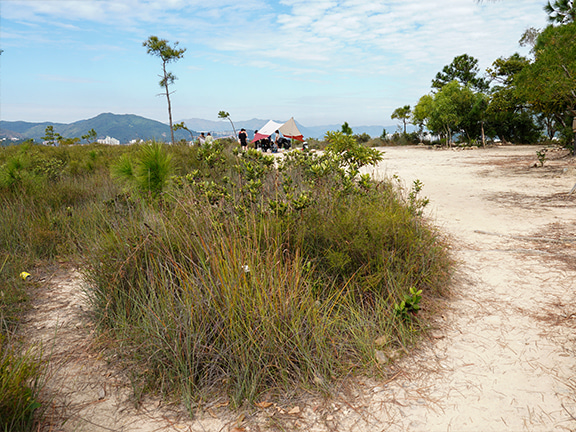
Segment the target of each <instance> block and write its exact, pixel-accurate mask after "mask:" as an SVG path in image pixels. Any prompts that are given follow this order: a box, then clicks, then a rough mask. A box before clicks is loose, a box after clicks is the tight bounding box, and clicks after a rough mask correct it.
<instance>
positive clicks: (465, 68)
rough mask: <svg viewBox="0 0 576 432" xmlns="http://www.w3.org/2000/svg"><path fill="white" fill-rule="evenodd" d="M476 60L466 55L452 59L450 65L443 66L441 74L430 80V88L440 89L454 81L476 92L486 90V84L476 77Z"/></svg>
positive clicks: (477, 69) (483, 80)
mask: <svg viewBox="0 0 576 432" xmlns="http://www.w3.org/2000/svg"><path fill="white" fill-rule="evenodd" d="M479 71H480V69H479V68H478V60H477V59H475V58H474V57H472V56H469V55H468V54H462V55H459V56H456V57H454V60H452V63H450V64H449V65H446V66H444V68H442V71H441V72H438V73H437V74H436V77H435V78H434V79H433V80H432V88H434V89H438V90H440V89H442V87H444V86H445V85H447V84H448V83H450V82H452V81H454V80H456V81H458V82H459V83H460V84H463V85H471V86H472V88H474V89H475V90H477V91H486V90H488V82H487V81H486V80H485V79H484V78H482V77H479V76H478V73H479Z"/></svg>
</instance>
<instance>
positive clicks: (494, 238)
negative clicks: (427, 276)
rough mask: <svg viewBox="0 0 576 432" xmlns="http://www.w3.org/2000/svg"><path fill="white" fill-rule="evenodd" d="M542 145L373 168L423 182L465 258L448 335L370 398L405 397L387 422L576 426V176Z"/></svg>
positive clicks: (400, 160)
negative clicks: (545, 155) (573, 194)
mask: <svg viewBox="0 0 576 432" xmlns="http://www.w3.org/2000/svg"><path fill="white" fill-rule="evenodd" d="M535 151H536V148H534V147H504V148H498V149H488V150H475V151H474V150H469V151H435V150H428V149H423V148H417V149H414V148H411V149H402V148H394V149H389V150H387V151H386V155H385V161H384V162H383V163H382V164H381V167H380V169H378V170H377V172H376V175H380V174H382V173H386V174H387V175H393V174H397V175H399V177H400V178H402V179H404V180H405V181H406V182H407V183H408V184H410V183H411V182H412V181H413V180H414V179H419V180H421V181H422V182H423V183H424V188H423V192H422V193H423V195H425V196H428V197H429V198H430V199H431V204H430V209H429V211H430V212H431V213H432V215H433V216H434V217H435V220H436V221H437V223H438V224H439V225H440V226H441V227H443V228H444V229H445V230H446V231H448V232H449V233H451V234H452V236H453V238H454V250H455V254H456V257H457V258H458V259H459V260H461V261H462V263H463V264H462V265H461V266H460V269H459V270H458V274H457V277H456V279H457V283H456V284H455V293H454V294H455V298H454V299H453V300H452V301H451V302H450V303H449V305H448V306H449V308H448V310H447V311H446V314H445V315H444V316H445V322H444V323H441V324H440V325H441V331H442V332H441V333H438V332H436V334H440V335H441V336H440V337H442V338H441V339H439V340H437V341H436V342H435V343H433V344H430V345H429V346H427V347H425V348H424V349H422V350H420V351H419V352H418V353H417V354H416V355H415V356H413V357H412V358H409V359H406V360H405V361H404V362H403V365H402V367H403V369H404V371H405V375H404V379H401V380H398V381H395V382H394V383H391V384H389V385H388V386H386V388H384V389H382V391H381V392H376V394H375V395H374V398H373V401H372V403H371V405H372V406H374V402H375V401H377V400H383V401H389V400H390V399H391V396H390V393H392V394H393V395H394V396H393V397H395V399H396V401H397V402H398V403H399V404H402V405H405V406H400V405H396V406H397V407H398V408H396V407H395V409H393V410H389V411H390V413H394V414H396V415H394V419H395V427H394V428H392V429H391V430H402V431H408V430H410V431H412V430H414V431H487V430H490V431H524V430H526V431H551V430H576V421H574V418H572V417H571V416H572V415H574V416H576V394H575V390H576V376H575V374H574V372H575V371H576V369H575V366H576V358H575V355H574V354H575V352H574V348H575V346H576V345H575V343H574V342H575V340H576V335H575V334H574V329H575V327H576V306H575V305H574V300H575V297H576V294H575V292H574V288H575V286H574V281H575V279H574V277H575V275H576V256H575V252H576V251H575V249H574V248H575V245H576V243H573V242H574V241H575V240H576V231H575V230H574V228H573V227H574V221H575V218H576V213H575V212H574V210H575V208H576V206H575V205H574V198H571V199H570V200H568V199H567V197H566V195H567V192H568V191H569V190H570V189H571V187H572V186H573V184H574V181H575V179H576V175H575V172H574V168H573V166H571V165H567V161H566V160H563V161H551V162H548V163H546V164H545V167H544V168H530V165H531V164H532V163H533V162H534V161H535V159H536V158H535ZM416 155H417V156H416ZM552 240H557V241H558V242H554V241H552Z"/></svg>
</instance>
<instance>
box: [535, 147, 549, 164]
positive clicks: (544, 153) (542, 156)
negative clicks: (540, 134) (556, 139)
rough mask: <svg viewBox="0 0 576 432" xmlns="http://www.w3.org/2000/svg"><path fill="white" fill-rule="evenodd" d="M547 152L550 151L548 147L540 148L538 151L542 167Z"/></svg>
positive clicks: (537, 154) (537, 155)
mask: <svg viewBox="0 0 576 432" xmlns="http://www.w3.org/2000/svg"><path fill="white" fill-rule="evenodd" d="M546 152H548V149H540V150H538V151H537V152H536V157H537V158H538V162H540V166H541V167H543V166H544V162H546Z"/></svg>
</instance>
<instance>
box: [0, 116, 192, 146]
mask: <svg viewBox="0 0 576 432" xmlns="http://www.w3.org/2000/svg"><path fill="white" fill-rule="evenodd" d="M48 125H52V126H53V127H54V132H57V133H59V134H60V135H62V136H63V137H64V138H76V137H78V138H80V137H81V136H82V135H86V133H87V132H88V131H89V130H90V129H94V130H95V131H96V133H97V134H98V138H105V137H106V136H110V137H112V138H116V139H117V140H119V141H120V142H121V143H127V142H129V141H131V140H133V139H142V140H150V139H156V140H160V141H169V140H170V127H169V126H168V125H167V124H165V123H161V122H159V121H156V120H150V119H147V118H145V117H140V116H137V115H133V114H112V113H105V114H100V115H98V116H96V117H93V118H91V119H88V120H80V121H77V122H74V123H70V124H63V123H51V122H42V123H29V122H22V121H15V122H10V121H0V138H2V137H6V138H10V136H11V135H13V134H14V133H17V134H19V136H21V137H22V138H26V139H27V138H32V139H34V140H36V141H42V136H44V135H45V132H46V126H48ZM174 135H175V139H181V138H190V134H188V132H186V131H181V130H180V131H176V132H175V134H174Z"/></svg>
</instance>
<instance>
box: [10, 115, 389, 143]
mask: <svg viewBox="0 0 576 432" xmlns="http://www.w3.org/2000/svg"><path fill="white" fill-rule="evenodd" d="M286 120H287V119H285V120H275V121H277V122H278V123H283V122H284V121H286ZM182 121H183V122H184V124H185V125H186V127H187V128H188V129H190V130H191V131H192V132H193V134H194V136H198V135H199V132H211V133H212V134H213V135H215V136H226V135H232V134H233V131H232V126H231V124H230V122H229V121H227V120H219V121H212V120H204V119H198V118H191V119H186V120H179V121H177V123H180V122H182ZM267 122H268V120H262V119H256V118H254V119H251V120H244V121H236V122H234V127H235V128H236V131H239V130H240V129H241V128H244V129H246V130H247V132H248V135H249V136H253V134H254V131H255V130H257V129H261V128H262V126H264V125H265V124H266V123H267ZM49 125H51V126H53V127H54V131H55V132H57V133H59V134H60V135H62V136H63V137H65V138H75V137H78V138H80V137H82V135H86V133H87V132H88V131H89V130H90V129H94V130H95V131H96V133H97V135H98V138H105V137H106V136H110V137H112V138H116V139H117V140H119V141H120V142H121V143H128V142H130V141H131V140H134V139H142V140H150V139H156V140H159V141H169V140H170V127H169V126H168V125H167V124H165V123H161V122H159V121H156V120H150V119H147V118H145V117H140V116H137V115H134V114H112V113H104V114H100V115H98V116H96V117H93V118H91V119H87V120H80V121H77V122H74V123H70V124H64V123H51V122H42V123H30V122H24V121H4V120H0V138H6V139H7V140H11V139H29V138H32V139H34V140H36V141H42V136H44V135H45V131H46V126H49ZM296 125H297V126H298V129H299V130H300V132H301V133H302V135H304V137H305V138H318V139H320V138H322V137H323V136H324V135H325V134H326V132H327V131H334V130H340V129H341V128H342V125H324V126H311V127H310V126H308V127H307V126H303V125H302V124H300V123H298V122H296ZM383 129H386V130H387V132H388V133H393V132H394V131H396V130H397V127H396V126H386V127H384V126H358V127H353V128H352V130H353V131H354V133H355V134H362V133H367V134H368V135H370V136H372V137H378V136H380V135H382V131H383ZM174 135H175V139H177V140H180V139H182V138H184V139H190V134H189V133H188V132H187V131H183V130H179V131H176V132H175V134H174Z"/></svg>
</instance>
